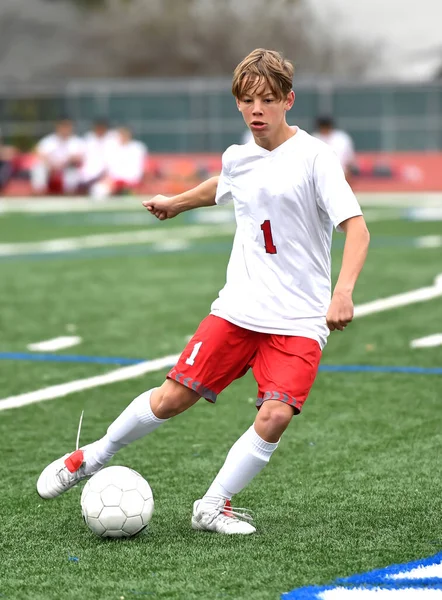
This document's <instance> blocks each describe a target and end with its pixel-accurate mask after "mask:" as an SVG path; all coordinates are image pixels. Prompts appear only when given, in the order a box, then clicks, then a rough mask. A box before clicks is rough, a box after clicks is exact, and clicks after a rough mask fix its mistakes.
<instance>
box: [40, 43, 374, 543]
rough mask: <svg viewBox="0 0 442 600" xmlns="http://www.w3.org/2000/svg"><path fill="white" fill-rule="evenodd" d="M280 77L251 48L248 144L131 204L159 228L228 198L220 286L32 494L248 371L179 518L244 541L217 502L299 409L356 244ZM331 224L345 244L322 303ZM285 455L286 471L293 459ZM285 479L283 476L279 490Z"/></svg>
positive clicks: (342, 313)
mask: <svg viewBox="0 0 442 600" xmlns="http://www.w3.org/2000/svg"><path fill="white" fill-rule="evenodd" d="M292 79H293V66H292V64H291V63H290V62H289V61H287V60H285V59H284V58H283V57H282V56H281V55H280V54H279V53H278V52H274V51H271V50H263V49H258V50H254V51H253V52H252V53H251V54H250V55H249V56H247V57H246V58H245V59H244V60H243V61H242V62H241V63H240V64H239V65H238V66H237V68H236V69H235V72H234V76H233V84H232V92H233V95H234V97H235V99H236V103H237V107H238V110H239V111H240V112H241V113H242V116H243V118H244V120H245V122H246V125H247V126H248V127H249V128H250V130H251V131H252V133H253V137H254V140H255V143H254V144H245V145H234V146H230V148H228V149H227V150H226V151H225V152H224V154H223V159H222V173H221V176H220V177H219V178H217V177H215V178H212V179H209V180H207V181H206V182H204V183H202V184H200V185H199V186H197V187H196V188H194V189H192V190H190V191H188V192H185V193H183V194H179V195H177V196H173V197H171V198H167V197H165V196H161V195H160V196H155V197H154V198H153V199H151V200H146V201H144V202H143V205H144V206H145V207H146V208H147V209H148V210H149V211H150V212H151V213H152V214H153V215H154V216H156V217H157V218H158V219H160V220H163V219H167V218H172V217H174V216H176V215H177V214H179V213H181V212H183V211H186V210H190V209H193V208H198V207H201V206H214V205H223V204H226V203H227V202H231V201H233V203H234V206H235V215H236V221H237V229H236V233H235V239H234V241H233V248H232V253H231V256H230V261H229V265H228V267H227V281H226V284H225V286H224V288H223V289H222V290H221V291H220V293H219V297H218V298H217V299H216V300H215V301H214V303H213V304H212V307H211V314H210V315H209V316H207V317H206V318H205V319H204V320H203V321H202V322H201V324H200V325H199V327H198V329H197V331H196V333H195V334H194V336H193V337H192V339H191V340H190V341H189V343H188V345H187V346H186V348H185V350H184V351H183V353H182V354H181V357H180V358H179V360H178V363H177V364H176V366H175V367H173V368H172V369H171V371H169V373H168V375H167V379H166V380H165V381H164V383H163V384H162V385H160V386H159V387H155V388H153V389H151V390H148V391H146V392H144V393H143V394H141V395H140V396H138V397H137V398H135V400H133V401H132V403H131V404H129V406H128V407H127V408H126V409H125V410H124V411H123V412H122V413H121V415H120V416H119V417H118V418H117V419H116V420H115V421H114V422H113V423H112V424H111V425H110V426H109V428H108V430H107V433H106V434H105V435H104V437H102V438H101V439H99V440H98V441H96V442H93V443H92V444H89V445H87V446H85V447H83V448H81V449H79V450H76V451H75V452H73V453H70V454H66V455H65V456H63V457H61V458H59V459H57V460H55V461H54V462H52V463H51V464H50V465H48V466H47V467H46V468H45V469H44V470H43V472H42V473H41V475H40V477H39V479H38V482H37V491H38V493H39V495H40V496H41V497H42V498H54V497H55V496H59V495H60V494H62V493H63V492H65V491H66V490H68V489H70V488H71V487H73V486H74V485H76V484H77V483H78V482H79V481H80V480H81V479H84V478H85V477H88V476H90V475H92V474H93V473H95V472H97V471H98V470H99V469H101V468H102V467H103V465H105V464H106V463H107V462H108V461H109V460H110V459H111V458H112V457H113V456H114V454H115V453H116V452H117V451H118V450H119V449H121V448H123V447H124V446H127V445H128V444H130V443H132V442H134V441H135V440H138V439H140V438H142V437H143V436H145V435H148V434H150V433H152V432H153V431H154V430H155V429H157V428H158V427H160V426H161V425H163V424H164V423H165V422H166V421H167V420H168V419H170V418H171V417H174V416H175V415H178V414H179V413H181V412H183V411H185V410H187V409H188V408H190V407H191V406H193V405H194V404H195V403H196V402H197V401H198V400H199V399H200V398H205V399H206V400H208V401H209V402H212V403H214V402H215V401H216V399H217V395H218V394H220V393H221V392H222V391H223V390H224V389H225V388H226V387H227V386H228V385H229V384H230V383H231V382H232V381H234V380H235V379H238V378H239V377H242V376H243V375H244V374H245V373H246V372H247V371H248V370H249V369H252V372H253V375H254V377H255V380H256V382H257V387H258V390H257V402H256V405H257V407H258V408H259V410H258V413H257V416H256V418H255V421H254V424H252V425H251V427H250V428H249V429H248V430H247V431H246V432H245V433H244V434H243V435H242V436H241V437H240V438H239V439H238V440H237V442H236V443H235V444H234V445H233V447H232V448H231V450H230V451H229V453H228V455H227V458H226V460H225V462H224V465H223V466H222V468H221V470H220V471H219V473H218V475H217V476H216V477H215V479H214V481H213V482H212V484H211V485H210V487H209V489H208V490H207V492H206V493H205V494H204V496H203V497H202V498H201V499H198V500H196V501H195V502H194V505H193V515H192V521H191V522H192V527H193V528H194V529H196V530H205V531H214V532H217V533H223V534H242V535H245V534H250V533H254V532H255V527H254V526H253V525H252V524H251V523H250V519H249V518H248V515H245V514H244V513H243V512H242V511H241V510H239V509H234V508H232V507H231V504H230V500H231V498H232V496H233V495H234V494H238V493H239V492H240V491H241V490H242V489H244V487H245V486H246V485H248V484H249V483H250V482H251V481H252V479H253V478H254V477H255V476H256V475H258V473H259V472H260V471H262V469H263V468H264V467H265V466H266V465H267V464H268V462H269V460H270V458H271V456H272V454H273V452H274V451H275V450H276V448H277V447H278V444H279V441H280V439H281V436H282V435H283V433H284V431H285V430H286V428H287V427H288V426H289V424H290V422H291V420H292V418H293V417H294V416H295V415H297V414H299V413H300V412H301V410H302V407H303V404H304V402H305V400H306V399H307V396H308V394H309V392H310V389H311V387H312V385H313V382H314V380H315V376H316V373H317V370H318V365H319V360H320V358H321V353H322V349H323V347H324V346H325V344H326V341H327V336H328V334H329V332H330V331H334V330H338V331H343V330H344V329H345V327H346V326H347V325H348V324H349V323H350V321H351V320H352V318H353V300H352V293H353V288H354V286H355V283H356V280H357V278H358V275H359V273H360V271H361V269H362V266H363V264H364V261H365V257H366V254H367V249H368V241H369V234H368V231H367V227H366V225H365V221H364V218H363V216H362V213H361V209H360V207H359V204H358V202H357V200H356V198H355V196H354V194H353V192H352V190H351V189H350V186H349V185H348V183H347V182H346V180H345V177H344V173H343V171H342V168H341V165H340V164H339V161H338V159H337V157H336V155H335V153H334V152H332V150H330V148H329V147H328V146H327V145H326V144H324V143H322V142H321V141H319V140H317V139H315V138H313V137H312V136H311V135H309V134H308V133H307V132H306V131H303V130H301V129H300V128H299V127H295V128H291V127H289V125H288V124H287V121H286V113H287V111H289V110H290V109H291V108H292V106H293V103H294V100H295V94H294V92H293V90H292ZM333 227H335V228H336V229H338V230H339V231H343V232H344V233H345V235H346V240H345V246H344V252H343V259H342V266H341V269H340V273H339V276H338V279H337V282H336V285H335V288H334V292H333V295H332V294H331V280H330V272H331V264H330V263H331V257H330V249H331V240H332V230H333ZM324 401H327V399H324ZM232 410H233V412H232V418H234V408H233V409H232ZM147 448H148V446H147ZM287 459H288V460H291V461H293V465H294V469H295V471H296V457H293V456H291V457H287ZM295 484H296V477H295V476H294V477H293V480H292V481H291V482H290V485H295Z"/></svg>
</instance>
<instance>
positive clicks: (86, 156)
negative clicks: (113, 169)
mask: <svg viewBox="0 0 442 600" xmlns="http://www.w3.org/2000/svg"><path fill="white" fill-rule="evenodd" d="M117 143H118V136H117V133H116V132H115V131H111V130H110V129H109V123H108V122H107V120H106V119H97V120H96V121H95V122H94V126H93V129H92V131H89V132H88V133H86V135H85V136H84V137H83V164H82V166H81V171H80V191H81V192H82V193H84V194H87V193H90V194H91V195H93V190H94V184H96V183H97V182H98V181H100V180H102V179H103V178H105V177H106V176H107V174H108V167H109V161H110V159H111V156H112V153H113V151H114V149H115V146H116V145H117Z"/></svg>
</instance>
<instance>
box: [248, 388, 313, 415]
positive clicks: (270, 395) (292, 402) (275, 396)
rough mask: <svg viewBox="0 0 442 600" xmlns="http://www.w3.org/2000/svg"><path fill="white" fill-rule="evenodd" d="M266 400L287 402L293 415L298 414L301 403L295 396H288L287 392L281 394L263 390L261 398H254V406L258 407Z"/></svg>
mask: <svg viewBox="0 0 442 600" xmlns="http://www.w3.org/2000/svg"><path fill="white" fill-rule="evenodd" d="M267 400H279V401H280V402H284V403H285V404H288V405H289V406H291V407H292V408H293V409H294V411H295V415H299V413H300V412H301V409H302V405H303V402H299V400H296V398H294V397H293V396H289V395H288V394H283V393H280V392H265V394H264V396H263V397H262V398H257V399H256V408H260V406H262V405H263V404H264V402H266V401H267Z"/></svg>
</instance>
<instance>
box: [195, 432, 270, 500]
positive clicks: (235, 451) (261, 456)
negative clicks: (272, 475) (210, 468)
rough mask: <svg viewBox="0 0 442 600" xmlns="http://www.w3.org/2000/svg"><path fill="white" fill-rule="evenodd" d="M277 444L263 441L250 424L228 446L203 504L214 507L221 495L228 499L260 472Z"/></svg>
mask: <svg viewBox="0 0 442 600" xmlns="http://www.w3.org/2000/svg"><path fill="white" fill-rule="evenodd" d="M277 447H278V442H276V443H274V444H272V443H271V442H266V441H265V440H263V439H262V438H261V437H260V436H259V435H258V434H257V433H256V431H255V427H254V426H253V425H252V426H251V427H250V429H248V430H247V431H246V432H245V433H244V434H243V435H242V436H241V437H240V438H239V440H238V441H237V442H235V444H234V445H233V446H232V448H231V449H230V452H229V453H228V455H227V458H226V461H225V463H224V465H223V466H222V468H221V470H220V472H219V473H218V475H217V476H216V477H215V479H214V481H213V483H212V485H211V486H210V488H209V489H208V490H207V492H206V493H205V494H204V496H203V499H202V503H203V504H208V505H212V506H213V504H217V503H218V502H219V500H220V499H222V498H224V499H226V500H230V499H231V498H232V496H233V495H234V494H237V493H238V492H240V491H241V490H242V489H243V488H245V486H246V485H247V484H248V483H250V481H252V479H253V478H254V477H255V476H256V475H258V473H259V472H260V471H262V469H263V468H264V467H265V466H266V464H267V463H268V462H269V460H270V457H271V456H272V454H273V452H274V451H275V450H276V448H277Z"/></svg>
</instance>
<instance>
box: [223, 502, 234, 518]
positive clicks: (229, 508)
mask: <svg viewBox="0 0 442 600" xmlns="http://www.w3.org/2000/svg"><path fill="white" fill-rule="evenodd" d="M223 514H224V515H226V517H231V516H232V503H231V502H230V500H226V502H225V504H224V510H223Z"/></svg>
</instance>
